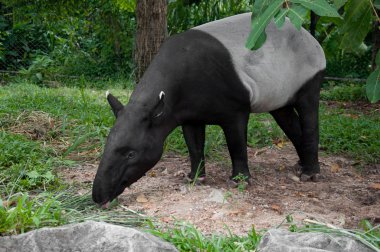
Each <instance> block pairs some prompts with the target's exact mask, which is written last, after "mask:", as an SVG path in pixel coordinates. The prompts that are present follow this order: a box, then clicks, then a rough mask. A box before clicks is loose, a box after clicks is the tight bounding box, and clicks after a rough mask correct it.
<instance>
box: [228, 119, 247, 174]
mask: <svg viewBox="0 0 380 252" xmlns="http://www.w3.org/2000/svg"><path fill="white" fill-rule="evenodd" d="M248 119H249V113H242V114H240V115H235V116H234V117H231V119H230V121H229V122H226V123H224V124H223V125H221V127H222V129H223V131H224V134H225V136H226V141H227V146H228V151H229V152H230V156H231V160H232V177H231V179H233V180H240V179H236V176H238V175H243V176H245V179H246V180H247V181H249V179H250V178H251V175H250V173H249V169H248V156H247V124H248Z"/></svg>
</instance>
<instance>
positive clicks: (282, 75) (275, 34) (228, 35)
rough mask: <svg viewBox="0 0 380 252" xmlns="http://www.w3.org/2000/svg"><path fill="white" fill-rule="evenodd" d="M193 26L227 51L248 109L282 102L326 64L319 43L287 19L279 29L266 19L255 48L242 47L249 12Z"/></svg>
mask: <svg viewBox="0 0 380 252" xmlns="http://www.w3.org/2000/svg"><path fill="white" fill-rule="evenodd" d="M193 29H196V30H201V31H203V32H206V33H208V34H210V35H212V36H213V37H215V38H216V39H218V40H219V41H220V42H221V43H222V44H223V45H224V46H225V47H226V48H227V50H228V51H229V52H230V54H231V58H232V61H233V64H234V67H235V69H236V72H237V74H238V76H239V78H240V80H241V81H242V83H243V84H244V86H245V87H246V88H247V90H248V92H249V94H250V101H251V111H252V112H265V111H271V110H274V109H277V108H279V107H282V106H284V105H285V104H286V103H287V102H288V101H289V100H290V99H291V98H292V97H293V96H294V94H295V93H296V92H297V91H298V90H299V89H300V88H301V87H302V86H303V85H304V84H305V83H306V82H307V81H308V80H310V79H312V78H313V77H314V76H315V75H316V74H317V73H318V72H320V71H321V70H324V69H325V67H326V61H325V57H324V53H323V50H322V48H321V46H320V45H319V43H318V42H317V41H316V40H315V39H314V38H313V37H312V36H311V35H310V34H309V33H308V32H307V31H306V30H304V29H301V30H300V31H298V30H297V29H296V28H295V27H294V26H293V25H292V24H291V23H290V22H289V20H286V22H285V24H284V26H283V27H282V28H281V29H278V28H277V27H276V26H275V25H274V24H273V22H272V23H270V24H269V26H268V27H267V29H266V33H267V40H266V42H265V43H264V45H263V46H262V47H261V48H260V49H258V50H256V51H251V50H248V49H247V48H245V43H246V40H247V37H248V35H249V32H250V30H251V14H250V13H245V14H240V15H236V16H233V17H229V18H225V19H222V20H218V21H215V22H211V23H207V24H204V25H201V26H198V27H195V28H193Z"/></svg>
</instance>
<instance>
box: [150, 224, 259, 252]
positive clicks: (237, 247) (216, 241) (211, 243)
mask: <svg viewBox="0 0 380 252" xmlns="http://www.w3.org/2000/svg"><path fill="white" fill-rule="evenodd" d="M149 224H150V225H149V226H150V229H148V232H150V233H152V234H153V235H155V236H158V237H160V238H162V239H164V240H166V241H168V242H170V243H172V244H173V245H174V246H176V248H177V249H178V250H179V251H210V252H214V251H215V252H218V251H226V252H227V251H254V250H255V249H256V247H257V245H258V244H259V242H260V239H261V234H260V233H257V232H256V230H255V228H254V227H252V230H251V231H250V232H249V233H248V234H247V236H237V235H234V234H232V233H231V232H229V234H228V235H227V236H226V235H216V234H213V235H210V236H206V235H203V234H202V232H200V231H199V230H198V229H197V228H196V227H195V226H193V225H190V224H186V223H181V224H177V225H176V226H175V227H174V228H169V229H164V228H160V227H159V226H157V225H154V224H153V223H152V222H150V223H149ZM226 228H227V227H226ZM227 230H228V229H227Z"/></svg>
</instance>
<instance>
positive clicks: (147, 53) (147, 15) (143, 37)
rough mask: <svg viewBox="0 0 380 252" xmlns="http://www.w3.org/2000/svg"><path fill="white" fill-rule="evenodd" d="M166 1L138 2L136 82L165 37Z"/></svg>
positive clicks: (148, 0) (140, 0)
mask: <svg viewBox="0 0 380 252" xmlns="http://www.w3.org/2000/svg"><path fill="white" fill-rule="evenodd" d="M166 16H167V0H138V1H137V8H136V21H137V31H136V46H135V55H134V56H135V63H136V80H137V81H139V80H140V78H141V77H142V75H143V74H144V72H145V70H146V69H147V67H148V66H149V64H150V62H151V60H152V59H153V57H154V55H156V53H157V52H158V49H159V48H160V45H161V43H162V42H163V41H164V40H165V38H166V36H167V33H168V32H167V17H166Z"/></svg>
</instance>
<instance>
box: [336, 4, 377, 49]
mask: <svg viewBox="0 0 380 252" xmlns="http://www.w3.org/2000/svg"><path fill="white" fill-rule="evenodd" d="M371 8H372V7H371V3H370V2H369V1H363V0H350V1H349V2H348V4H347V7H346V12H345V13H346V15H345V16H344V22H343V24H342V26H341V27H340V28H339V33H340V34H342V35H343V37H342V39H341V42H340V47H341V48H343V49H348V50H351V51H355V50H356V49H357V48H358V47H359V46H360V45H361V43H362V42H363V41H364V39H365V37H366V36H367V34H368V32H369V31H370V30H371V27H372V9H371Z"/></svg>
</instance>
